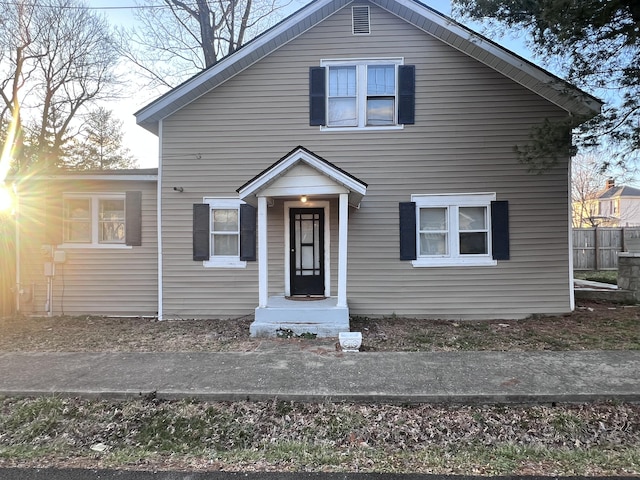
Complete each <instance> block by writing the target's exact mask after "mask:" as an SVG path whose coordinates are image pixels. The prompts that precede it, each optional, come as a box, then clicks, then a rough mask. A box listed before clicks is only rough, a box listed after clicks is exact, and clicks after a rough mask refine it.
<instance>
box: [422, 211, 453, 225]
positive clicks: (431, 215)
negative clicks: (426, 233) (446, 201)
mask: <svg viewBox="0 0 640 480" xmlns="http://www.w3.org/2000/svg"><path fill="white" fill-rule="evenodd" d="M447 229H448V227H447V209H446V208H421V209H420V230H447Z"/></svg>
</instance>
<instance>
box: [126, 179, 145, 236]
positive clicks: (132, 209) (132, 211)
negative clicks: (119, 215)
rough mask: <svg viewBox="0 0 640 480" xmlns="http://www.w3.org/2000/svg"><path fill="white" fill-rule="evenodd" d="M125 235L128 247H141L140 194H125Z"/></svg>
mask: <svg viewBox="0 0 640 480" xmlns="http://www.w3.org/2000/svg"><path fill="white" fill-rule="evenodd" d="M125 235H126V243H127V245H129V246H133V247H137V246H140V245H142V192H140V191H132V192H126V197H125Z"/></svg>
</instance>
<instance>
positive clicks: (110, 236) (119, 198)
mask: <svg viewBox="0 0 640 480" xmlns="http://www.w3.org/2000/svg"><path fill="white" fill-rule="evenodd" d="M140 202H141V195H140V192H127V193H126V194H125V193H99V194H81V193H77V194H76V193H68V194H65V195H64V196H63V199H62V241H63V244H64V245H65V246H67V247H73V246H85V247H97V246H106V247H113V246H120V245H122V246H124V245H125V244H126V245H140V228H141V220H140V218H139V216H140V215H141V210H140ZM127 209H129V211H127ZM128 229H129V230H130V234H131V235H129V236H130V237H131V240H132V242H133V243H132V242H128V241H127V240H128V238H127V230H128ZM134 237H135V239H134Z"/></svg>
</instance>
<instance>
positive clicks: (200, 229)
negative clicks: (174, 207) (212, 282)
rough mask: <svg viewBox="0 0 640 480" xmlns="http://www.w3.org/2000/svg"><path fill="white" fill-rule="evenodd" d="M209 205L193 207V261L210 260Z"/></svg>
mask: <svg viewBox="0 0 640 480" xmlns="http://www.w3.org/2000/svg"><path fill="white" fill-rule="evenodd" d="M210 210H211V208H210V207H209V204H208V203H196V204H194V205H193V260H194V261H204V260H209V256H210V253H209V211H210Z"/></svg>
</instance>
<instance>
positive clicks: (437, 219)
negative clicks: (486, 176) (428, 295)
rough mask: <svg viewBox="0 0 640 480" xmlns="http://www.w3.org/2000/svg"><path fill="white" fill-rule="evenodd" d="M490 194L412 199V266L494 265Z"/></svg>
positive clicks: (426, 196) (491, 197) (412, 197)
mask: <svg viewBox="0 0 640 480" xmlns="http://www.w3.org/2000/svg"><path fill="white" fill-rule="evenodd" d="M495 198H496V196H495V194H493V193H479V194H459V195H412V196H411V199H412V201H413V202H415V204H416V246H417V258H416V260H414V261H413V265H414V266H417V267H427V266H456V265H496V263H497V262H496V261H495V260H494V259H493V256H492V254H491V252H492V248H491V202H492V201H493V200H495Z"/></svg>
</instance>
